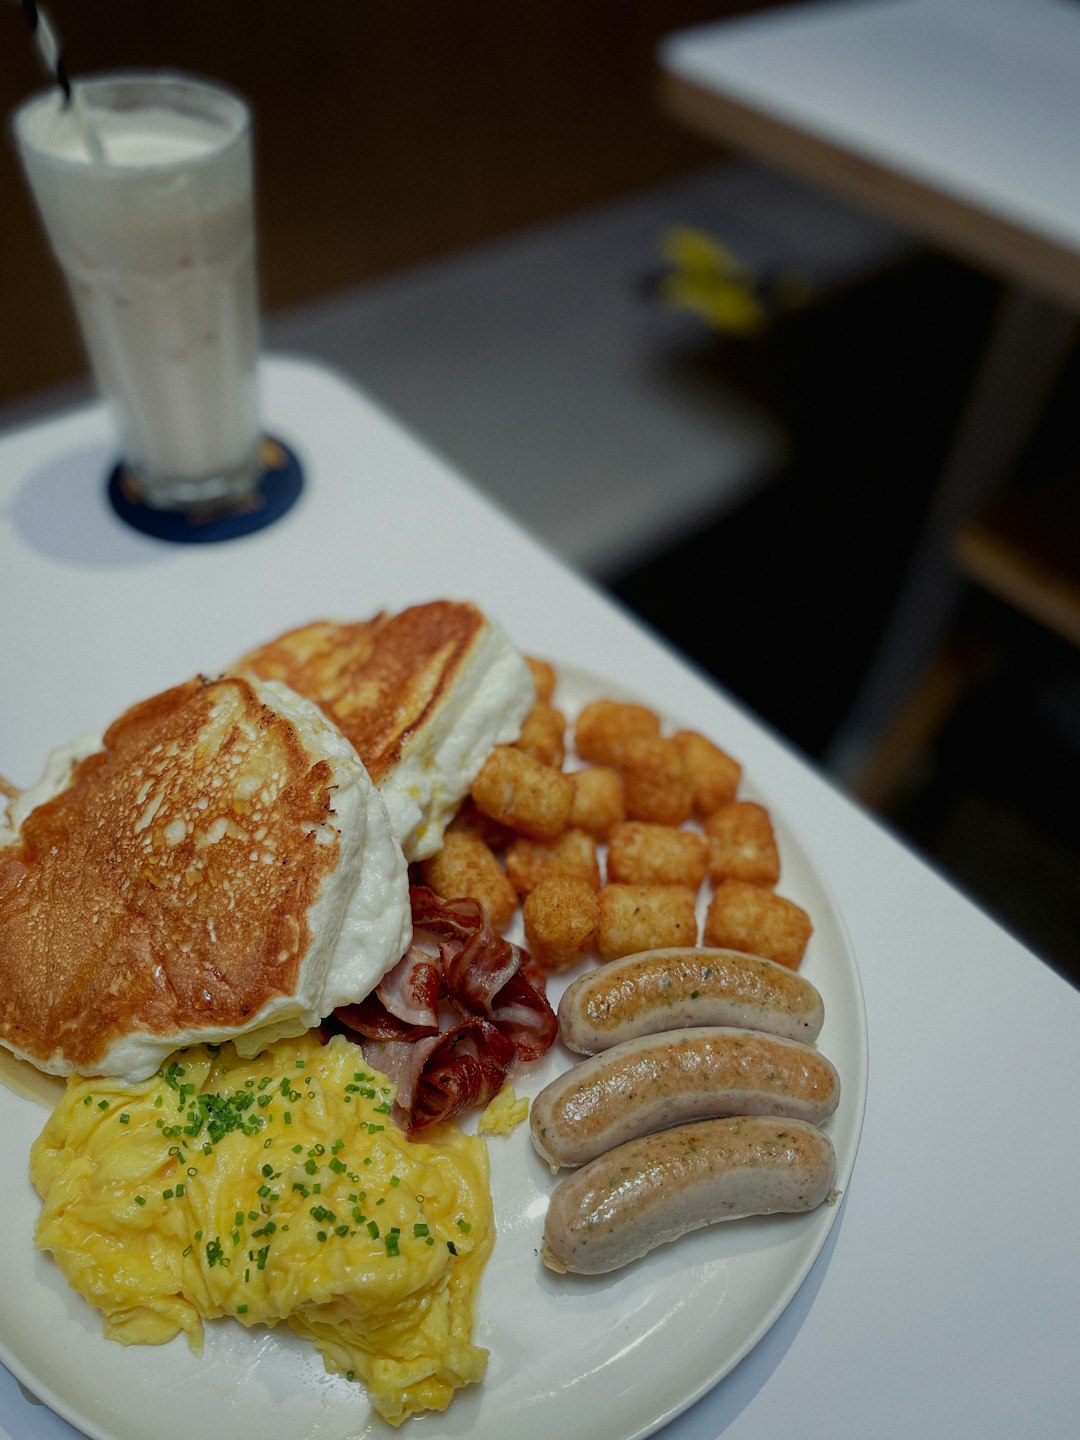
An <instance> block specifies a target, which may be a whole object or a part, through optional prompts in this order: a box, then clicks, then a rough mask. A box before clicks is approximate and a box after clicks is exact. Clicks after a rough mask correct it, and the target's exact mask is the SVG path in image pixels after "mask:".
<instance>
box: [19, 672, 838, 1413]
mask: <svg viewBox="0 0 1080 1440" xmlns="http://www.w3.org/2000/svg"><path fill="white" fill-rule="evenodd" d="M620 694H621V695H623V696H624V697H625V696H626V692H625V690H622V689H621V688H620V687H617V686H615V685H611V684H608V683H607V682H606V681H602V680H599V679H597V678H596V677H593V676H590V675H587V674H584V673H582V672H578V671H575V670H572V669H570V668H569V667H564V668H563V669H562V670H561V671H560V687H559V692H558V695H557V700H558V703H559V704H560V706H561V707H562V708H563V709H564V710H565V711H566V712H567V713H568V714H571V715H572V714H574V713H575V712H576V711H577V710H578V709H579V708H580V706H581V705H582V704H584V703H586V701H588V700H590V699H593V698H596V697H598V696H601V695H606V696H618V695H620ZM630 698H632V697H630ZM647 703H653V704H656V702H655V700H654V701H652V702H647ZM658 708H660V707H658ZM670 723H671V724H672V726H674V725H675V724H676V722H675V721H674V720H672V721H671V722H670ZM678 723H679V724H682V723H684V722H682V721H680V722H678ZM686 723H689V724H691V725H692V721H689V722H686ZM716 738H717V739H718V740H720V741H721V743H722V737H719V736H718V737H716ZM767 779H768V777H767V776H766V777H759V776H754V777H747V778H746V781H745V783H744V785H743V789H742V792H741V793H743V794H744V795H746V796H747V797H751V798H756V799H759V800H761V801H762V803H764V804H766V805H767V806H768V808H769V810H770V813H771V815H772V818H773V822H774V825H775V826H776V830H777V835H778V840H779V844H780V851H781V857H782V862H783V875H782V879H781V883H780V885H779V887H778V889H779V891H780V893H782V894H784V895H787V896H789V897H790V898H791V899H793V900H796V901H798V903H799V904H801V905H802V906H803V907H804V908H805V909H807V910H808V911H809V912H810V915H811V916H812V918H813V921H814V935H813V938H812V940H811V942H810V946H809V948H808V951H807V955H806V959H805V960H804V962H803V966H802V973H803V974H805V975H806V976H807V977H808V978H809V979H810V980H812V981H813V982H814V984H815V985H816V986H817V987H818V989H819V990H820V991H821V993H822V995H823V997H824V1000H825V1014H826V1018H825V1025H824V1028H823V1029H822V1032H821V1035H820V1037H819V1039H818V1047H819V1049H821V1051H822V1052H823V1053H824V1054H826V1055H827V1056H828V1057H829V1058H830V1059H831V1060H832V1062H833V1063H834V1064H835V1065H836V1067H837V1069H838V1070H839V1072H840V1076H841V1082H842V1087H843V1093H842V1099H841V1102H840V1106H839V1108H838V1109H837V1111H836V1113H835V1115H834V1116H833V1118H832V1120H831V1122H830V1126H829V1129H830V1133H831V1136H832V1139H833V1143H834V1145H835V1147H836V1153H837V1160H838V1179H837V1187H838V1189H839V1190H840V1191H843V1189H844V1188H845V1187H846V1185H847V1183H848V1180H849V1178H850V1175H851V1170H852V1166H853V1164H854V1161H855V1152H856V1149H857V1147H858V1142H859V1132H860V1129H861V1125H862V1117H863V1107H864V1102H865V1095H866V1062H867V1054H866V1021H865V1014H864V1010H863V1000H862V991H861V986H860V982H859V976H858V970H857V968H856V964H855V957H854V955H853V954H852V951H851V947H850V945H849V943H848V939H847V936H846V933H845V931H844V927H843V924H842V921H841V919H840V916H839V915H838V914H837V912H836V908H835V906H834V905H833V903H832V900H831V899H830V897H829V895H828V894H827V892H826V890H825V888H824V887H823V885H822V883H821V881H820V879H819V878H818V875H817V873H816V870H815V867H814V864H813V861H812V859H811V857H810V856H809V855H808V854H807V853H806V852H805V851H804V850H803V848H802V846H801V845H800V843H799V841H798V840H797V839H796V837H795V836H794V835H792V834H791V833H790V831H789V830H788V829H787V828H786V827H785V825H784V824H783V820H782V797H780V804H779V806H778V805H777V804H776V803H775V801H774V797H772V796H770V795H768V793H767ZM759 780H764V781H765V782H766V789H765V790H759V789H758V787H757V783H756V782H758V781H759ZM752 782H753V783H752ZM568 978H569V977H568ZM566 983H568V979H567V978H563V979H560V980H559V982H558V983H555V982H553V983H552V985H551V997H550V998H551V1000H552V1003H553V1004H557V1002H558V998H559V995H560V993H561V991H562V989H563V988H565V985H566ZM571 1060H572V1057H571V1056H570V1054H569V1052H567V1051H563V1050H561V1049H560V1047H558V1046H556V1048H555V1050H554V1051H553V1052H552V1053H550V1054H549V1055H548V1056H546V1057H545V1058H544V1060H543V1061H541V1062H539V1063H538V1064H537V1065H536V1066H535V1067H533V1068H532V1070H531V1072H530V1073H529V1074H528V1075H527V1076H525V1077H520V1078H519V1079H518V1080H517V1081H516V1082H515V1083H516V1088H517V1089H518V1091H519V1093H521V1094H528V1095H530V1096H531V1095H534V1094H535V1093H536V1092H537V1091H538V1090H539V1089H540V1088H541V1086H542V1085H544V1084H546V1082H547V1081H548V1080H549V1079H550V1078H552V1077H553V1076H554V1075H555V1074H557V1073H558V1072H559V1071H560V1070H562V1069H564V1068H565V1067H566V1066H567V1065H568V1064H570V1063H571ZM43 1121H44V1111H43V1110H42V1108H41V1107H40V1105H38V1104H35V1103H34V1102H33V1101H31V1100H28V1099H24V1098H20V1097H17V1096H15V1095H14V1094H12V1093H11V1092H10V1091H9V1090H7V1089H5V1088H3V1087H2V1086H0V1134H2V1135H3V1136H4V1140H5V1161H6V1166H5V1169H6V1175H5V1177H4V1179H3V1180H2V1181H0V1186H2V1191H3V1194H4V1196H5V1197H6V1204H5V1206H4V1223H3V1225H2V1226H0V1273H2V1274H3V1276H4V1283H3V1285H2V1286H0V1359H2V1360H3V1362H4V1364H5V1365H7V1366H8V1368H9V1369H10V1370H11V1371H12V1373H13V1374H14V1375H15V1376H16V1377H17V1378H18V1379H19V1380H21V1381H22V1382H23V1383H24V1384H25V1385H26V1386H27V1387H28V1388H30V1389H31V1390H33V1391H34V1393H35V1394H37V1395H38V1396H39V1397H40V1398H41V1399H42V1400H43V1401H44V1402H45V1403H46V1404H47V1405H49V1406H50V1407H51V1408H52V1409H54V1410H55V1411H57V1412H58V1413H59V1414H60V1415H62V1416H63V1417H64V1418H65V1419H67V1420H69V1421H70V1422H71V1423H72V1424H73V1425H76V1426H78V1427H79V1428H80V1429H82V1430H83V1431H85V1433H86V1434H87V1435H88V1436H91V1437H93V1440H146V1437H147V1436H148V1435H150V1434H152V1435H153V1436H154V1437H155V1440H190V1437H191V1436H192V1435H200V1434H201V1435H209V1436H220V1435H228V1436H229V1437H230V1440H360V1437H363V1436H368V1435H372V1436H380V1435H381V1436H383V1437H385V1436H387V1435H389V1434H390V1429H389V1427H388V1426H386V1425H384V1424H383V1423H382V1422H380V1421H378V1420H377V1419H374V1418H373V1417H372V1415H371V1412H370V1410H369V1407H368V1405H367V1402H366V1400H365V1398H364V1395H363V1392H362V1391H361V1390H360V1389H358V1387H357V1386H355V1385H352V1384H350V1383H348V1382H347V1381H345V1380H343V1379H339V1378H335V1377H332V1376H329V1375H327V1374H326V1372H325V1371H324V1370H323V1367H322V1362H321V1360H320V1358H319V1356H318V1354H317V1352H316V1351H315V1350H314V1349H313V1348H312V1347H311V1346H310V1345H308V1344H306V1343H305V1342H302V1341H300V1340H298V1339H296V1338H295V1337H294V1336H292V1334H291V1333H290V1332H288V1331H286V1330H285V1328H284V1327H282V1328H281V1329H280V1330H278V1331H275V1332H273V1333H271V1332H265V1331H264V1332H259V1331H248V1330H245V1329H244V1328H243V1327H242V1326H239V1325H235V1324H230V1323H229V1322H227V1321H222V1322H218V1323H215V1324H212V1325H208V1326H207V1327H206V1328H207V1338H206V1348H205V1351H204V1353H203V1355H202V1356H201V1357H196V1356H193V1355H192V1354H191V1353H190V1352H189V1350H188V1348H187V1345H186V1343H185V1342H184V1341H183V1340H182V1339H177V1340H174V1341H172V1342H171V1343H170V1344H168V1345H166V1346H163V1347H159V1348H148V1347H132V1348H130V1349H125V1348H123V1347H122V1346H120V1345H117V1344H115V1343H111V1342H108V1341H106V1340H104V1339H103V1338H102V1336H101V1329H100V1322H99V1318H98V1315H97V1313H96V1312H95V1311H93V1310H92V1309H91V1308H90V1307H89V1306H88V1305H86V1304H85V1303H84V1301H83V1300H82V1299H81V1298H80V1297H79V1296H78V1295H76V1294H75V1293H74V1292H73V1291H71V1290H70V1289H69V1288H68V1286H67V1284H66V1283H65V1281H64V1279H63V1277H62V1276H61V1274H60V1272H59V1270H58V1269H57V1268H56V1266H55V1265H54V1264H53V1262H52V1260H51V1258H50V1257H48V1256H47V1255H43V1254H41V1253H39V1252H38V1251H36V1250H35V1248H34V1245H33V1229H34V1222H35V1219H36V1216H37V1212H38V1202H37V1197H36V1195H35V1193H34V1191H33V1189H32V1187H31V1185H30V1182H29V1180H28V1179H27V1157H28V1153H29V1149H30V1145H31V1143H32V1141H33V1140H34V1138H35V1136H36V1135H37V1133H38V1132H39V1130H40V1129H41V1126H42V1124H43ZM490 1152H491V1161H492V1166H491V1169H492V1187H493V1192H494V1196H495V1210H496V1218H497V1223H498V1230H499V1234H498V1240H497V1242H496V1245H495V1250H494V1253H493V1255H492V1258H491V1261H490V1263H489V1266H488V1269H487V1273H486V1275H485V1278H484V1285H483V1292H482V1303H481V1313H480V1316H479V1323H478V1335H477V1339H478V1342H479V1343H480V1344H482V1345H486V1346H487V1347H488V1348H489V1349H490V1352H491V1360H490V1364H489V1368H488V1374H487V1378H486V1380H485V1381H484V1383H483V1384H482V1385H481V1386H478V1387H474V1388H473V1389H472V1390H470V1391H465V1392H463V1393H461V1394H459V1396H458V1398H456V1399H455V1400H454V1402H453V1403H452V1405H451V1406H450V1409H449V1410H448V1411H447V1412H446V1413H445V1414H444V1415H441V1416H437V1417H430V1418H423V1417H420V1418H417V1419H414V1420H412V1421H409V1422H408V1423H407V1425H406V1427H405V1431H404V1432H403V1433H407V1434H408V1433H411V1434H415V1435H417V1436H420V1435H424V1434H427V1435H431V1434H433V1433H435V1432H436V1431H437V1433H438V1435H439V1436H440V1437H451V1436H469V1437H472V1440H505V1437H506V1436H508V1435H521V1436H526V1435H527V1436H528V1437H529V1440H565V1437H566V1436H567V1435H575V1434H576V1435H587V1436H589V1440H640V1437H643V1436H645V1435H648V1434H650V1433H651V1432H652V1431H654V1430H656V1429H658V1428H659V1427H660V1426H661V1425H663V1424H664V1423H665V1422H666V1421H668V1420H671V1419H673V1418H674V1417H675V1416H676V1415H677V1414H679V1413H680V1412H681V1411H682V1410H684V1409H685V1408H686V1407H687V1406H688V1405H690V1404H691V1403H692V1402H693V1401H694V1400H696V1399H697V1398H698V1397H699V1396H700V1395H702V1394H703V1393H704V1392H705V1391H706V1390H708V1389H709V1388H711V1387H712V1386H713V1385H715V1384H716V1383H717V1382H718V1381H720V1380H721V1379H722V1378H723V1377H724V1376H725V1375H726V1374H727V1373H728V1372H729V1371H730V1370H731V1369H732V1368H733V1367H734V1366H735V1365H736V1364H737V1363H738V1362H739V1360H741V1359H742V1358H743V1356H744V1355H746V1354H747V1353H748V1352H749V1351H750V1350H751V1349H752V1348H753V1347H754V1346H755V1345H756V1344H757V1342H758V1341H759V1340H760V1339H761V1338H762V1336H763V1335H764V1334H765V1333H766V1332H767V1331H768V1329H769V1328H770V1326H772V1325H773V1324H774V1322H775V1321H776V1320H777V1319H778V1318H779V1316H780V1315H781V1314H782V1312H783V1310H784V1309H785V1307H786V1306H787V1304H788V1302H789V1301H790V1300H791V1299H792V1297H793V1296H794V1294H795V1292H796V1291H797V1290H798V1288H799V1286H800V1285H801V1284H802V1282H803V1280H804V1279H805V1277H806V1275H807V1273H808V1272H809V1270H810V1268H811V1266H812V1265H813V1263H814V1260H815V1259H816V1257H817V1255H818V1253H819V1252H820V1250H821V1248H822V1246H823V1245H824V1243H825V1240H826V1238H827V1237H828V1234H829V1231H830V1229H831V1228H832V1225H833V1222H834V1220H835V1219H836V1216H837V1213H838V1207H837V1206H835V1205H832V1206H830V1205H825V1206H822V1207H821V1208H820V1209H818V1210H816V1211H814V1212H813V1213H812V1214H810V1215H804V1216H770V1217H768V1218H761V1219H750V1220H741V1221H736V1222H733V1223H729V1224H725V1225H717V1226H713V1227H711V1228H709V1229H706V1230H701V1231H698V1232H696V1233H695V1234H693V1235H688V1236H685V1237H684V1238H683V1239H682V1240H679V1241H677V1242H676V1243H675V1244H673V1245H668V1246H665V1247H663V1248H662V1249H660V1250H657V1251H654V1252H653V1253H652V1254H651V1255H648V1256H646V1257H645V1259H644V1260H643V1261H639V1262H638V1263H637V1264H635V1265H633V1266H631V1267H629V1268H628V1269H626V1270H623V1271H621V1272H619V1273H616V1274H614V1275H609V1276H600V1277H594V1278H584V1277H580V1276H556V1275H553V1274H552V1273H550V1272H549V1271H547V1270H546V1269H545V1268H544V1266H543V1265H542V1264H541V1262H540V1260H539V1258H538V1255H537V1250H538V1247H539V1243H540V1235H541V1230H542V1227H543V1219H544V1212H545V1209H546V1206H547V1197H548V1195H549V1194H550V1193H551V1190H552V1189H553V1187H554V1185H555V1183H556V1182H555V1177H553V1176H552V1175H551V1173H550V1172H549V1170H548V1169H547V1167H546V1165H544V1164H543V1163H542V1162H541V1161H540V1160H539V1158H538V1157H537V1156H536V1154H535V1153H534V1151H533V1149H532V1146H531V1144H530V1141H529V1135H528V1126H527V1125H526V1126H521V1127H519V1128H518V1129H517V1131H516V1132H515V1133H514V1134H513V1135H511V1136H509V1137H506V1138H494V1139H492V1140H491V1142H490ZM657 1356H662V1357H663V1363H662V1364H660V1363H657Z"/></svg>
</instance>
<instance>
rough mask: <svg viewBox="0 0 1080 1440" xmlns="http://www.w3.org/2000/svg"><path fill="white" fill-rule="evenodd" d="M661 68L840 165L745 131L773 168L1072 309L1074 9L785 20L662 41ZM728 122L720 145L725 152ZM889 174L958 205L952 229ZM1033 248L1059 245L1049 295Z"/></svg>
mask: <svg viewBox="0 0 1080 1440" xmlns="http://www.w3.org/2000/svg"><path fill="white" fill-rule="evenodd" d="M660 63H661V65H662V67H663V69H664V70H665V71H666V72H668V73H669V74H670V75H672V76H674V77H677V78H679V79H682V80H684V81H688V82H690V83H691V84H692V85H696V86H700V87H702V89H703V90H705V91H707V92H712V93H714V94H715V95H717V96H722V97H724V98H725V99H727V100H730V101H733V102H736V103H737V104H739V105H742V106H745V107H747V111H748V112H753V113H756V114H758V115H761V116H764V117H769V119H770V120H773V121H776V122H779V123H780V124H782V125H783V126H784V127H786V128H787V130H788V132H789V137H788V138H789V141H790V136H791V135H796V136H805V137H809V138H811V139H814V140H817V141H820V142H823V143H824V144H825V145H827V146H829V147H831V148H832V149H834V150H835V152H836V153H837V154H839V155H845V156H848V157H850V159H851V164H849V165H843V164H841V165H840V166H832V167H830V164H829V161H828V159H827V157H826V156H825V155H824V152H818V151H815V150H812V149H811V150H808V151H807V152H806V153H805V154H801V153H800V152H799V151H798V147H797V146H796V147H794V148H793V147H792V146H791V145H790V143H788V144H787V145H786V146H785V143H784V139H783V137H781V138H780V139H779V140H777V139H776V137H769V136H764V135H763V136H761V137H759V136H757V135H756V133H755V132H754V131H753V128H752V127H751V128H750V129H748V130H747V132H746V134H747V138H748V139H751V140H753V141H754V142H755V143H756V142H757V141H758V140H759V139H760V140H761V142H762V143H764V144H765V145H766V146H767V147H770V146H771V147H772V150H773V153H772V156H771V158H773V159H775V160H776V161H777V162H778V163H783V162H784V161H785V159H789V160H790V168H792V169H794V170H796V171H798V172H799V173H802V174H807V173H809V178H812V179H815V178H828V179H832V180H835V181H836V183H837V185H838V186H839V188H841V189H842V190H843V191H844V193H847V194H849V195H850V196H853V197H854V198H857V199H862V200H863V201H865V202H867V203H870V204H871V205H873V206H874V207H875V208H879V209H882V210H884V212H885V213H887V214H889V215H890V216H891V217H892V218H894V219H901V220H905V219H906V220H907V221H908V222H909V223H910V225H911V227H912V228H913V229H915V230H916V231H917V232H919V231H928V232H929V234H928V238H931V239H935V238H938V239H942V240H946V241H948V240H952V241H953V242H954V243H955V244H957V245H958V246H960V247H963V248H967V249H969V250H970V251H971V253H972V255H973V257H974V258H976V259H978V258H981V257H983V256H985V257H986V258H990V259H992V260H993V261H994V262H995V263H996V265H997V268H999V269H1000V270H1004V272H1005V273H1006V275H1008V274H1009V270H1010V266H1012V267H1014V268H1015V272H1016V273H1015V275H1014V276H1011V277H1010V278H1016V279H1018V280H1032V281H1035V282H1038V283H1040V284H1042V283H1046V284H1050V285H1051V287H1052V289H1053V288H1058V289H1060V291H1061V294H1062V295H1063V296H1069V297H1072V298H1073V299H1074V300H1076V301H1077V303H1080V289H1078V285H1077V273H1078V272H1077V269H1076V266H1075V265H1073V266H1069V265H1068V259H1069V257H1070V256H1072V257H1076V255H1077V254H1078V252H1080V146H1078V145H1077V143H1076V141H1077V135H1078V134H1080V4H1077V3H1076V0H826V3H810V4H805V5H801V6H797V7H786V6H785V7H783V8H781V9H778V10H773V11H766V12H762V13H755V14H753V15H750V16H747V17H744V18H741V19H736V20H732V21H722V22H719V23H715V24H709V25H705V26H700V27H695V28H693V29H690V30H686V31H682V32H679V33H677V34H674V35H672V36H670V37H668V38H667V39H666V40H665V42H664V43H663V45H662V47H661V51H660ZM702 115H704V111H703V112H702ZM731 120H732V117H728V120H727V121H725V135H726V137H727V138H733V139H735V140H736V142H737V139H738V137H737V136H735V135H733V134H732V133H731V132H729V131H728V130H727V129H726V125H727V123H729V122H730V121H731ZM735 122H736V123H737V117H735ZM777 147H779V148H777ZM751 148H754V145H753V144H752V145H751ZM859 162H861V164H860V163H859ZM822 164H823V165H824V168H821V165H822ZM807 167H809V171H808V169H807ZM889 176H893V177H896V178H897V180H900V181H907V182H912V185H913V186H916V187H920V188H921V189H922V190H923V191H924V192H925V195H931V196H934V195H936V196H941V197H947V198H948V199H949V201H950V202H954V203H955V204H956V205H958V206H964V207H966V208H967V211H968V214H967V217H966V220H965V217H964V216H963V215H960V214H952V212H949V211H943V210H941V209H940V208H938V207H936V206H935V205H934V204H933V203H931V204H930V205H929V206H927V205H926V204H925V203H924V201H925V195H924V196H923V197H922V199H920V193H919V190H917V189H913V188H905V187H904V186H899V187H896V186H890V184H889V183H888V179H887V177H889ZM979 217H982V218H983V220H984V221H985V224H984V226H983V233H982V234H980V228H979V225H978V223H977V221H978V218H979ZM973 221H974V223H972V222H973ZM999 223H1000V225H1001V226H1003V227H1005V228H1004V229H1003V230H999V229H998V228H996V227H997V225H998V224H999ZM1032 240H1037V241H1039V242H1042V243H1043V244H1044V245H1045V246H1048V247H1060V253H1059V254H1058V255H1057V257H1056V258H1057V260H1058V262H1059V264H1064V265H1065V267H1066V268H1065V270H1064V271H1063V272H1062V274H1061V275H1059V276H1057V278H1056V287H1055V284H1054V280H1055V277H1054V274H1053V271H1054V268H1055V267H1054V265H1053V263H1052V262H1053V260H1054V256H1053V254H1052V253H1051V252H1048V251H1045V250H1043V249H1042V248H1038V249H1033V248H1031V246H1030V245H1029V244H1026V243H1025V241H1032ZM1047 267H1049V268H1047ZM1044 270H1045V272H1046V273H1045V274H1044V273H1043V271H1044Z"/></svg>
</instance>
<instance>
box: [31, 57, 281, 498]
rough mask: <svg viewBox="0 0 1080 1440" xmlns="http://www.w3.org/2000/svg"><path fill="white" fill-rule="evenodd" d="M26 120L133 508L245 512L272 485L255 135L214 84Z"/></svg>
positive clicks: (40, 196)
mask: <svg viewBox="0 0 1080 1440" xmlns="http://www.w3.org/2000/svg"><path fill="white" fill-rule="evenodd" d="M76 94H77V100H78V103H77V105H74V106H72V105H68V106H65V105H64V103H63V97H62V96H61V94H60V92H59V90H55V91H52V92H49V93H47V94H43V95H39V96H36V97H34V98H32V99H30V100H28V101H27V102H26V103H25V104H23V105H22V106H21V107H20V108H19V109H18V110H17V111H16V113H15V116H14V133H15V137H16V141H17V144H18V148H19V153H20V156H21V158H22V162H23V167H24V169H25V171H26V175H27V179H28V181H29V184H30V188H31V190H32V192H33V195H34V199H35V201H36V204H37V207H38V211H39V213H40V216H41V220H42V223H43V225H44V227H45V231H46V233H47V235H48V238H49V241H50V243H51V245H52V249H53V252H54V253H55V255H56V258H57V260H58V261H59V262H60V266H61V269H62V270H63V272H64V275H65V277H66V279H67V283H68V287H69V289H70V292H71V296H72V300H73V302H74V305H75V310H76V313H77V315H78V319H79V323H80V326H81V330H82V335H83V339H84V342H85V345H86V349H87V352H88V354H89V358H90V363H91V366H92V368H93V371H94V376H95V378H96V380H97V382H98V385H99V386H100V388H101V390H102V392H103V393H104V395H105V396H106V397H107V399H108V400H109V402H110V404H111V406H112V409H113V412H114V415H115V418H116V422H117V426H118V428H119V432H120V442H121V451H122V458H123V468H124V475H125V483H126V485H127V487H128V489H129V492H130V493H131V495H132V498H134V499H136V500H137V501H141V502H142V503H144V504H147V505H150V506H153V507H155V508H157V509H177V510H186V511H188V512H190V513H194V514H199V513H208V514H209V513H214V512H220V511H224V510H228V509H230V508H235V507H242V506H243V504H244V502H245V499H246V498H247V497H248V496H250V495H251V493H252V492H253V490H254V488H255V486H256V483H257V480H258V476H259V463H258V456H259V443H260V434H259V415H258V404H257V393H256V361H257V355H258V345H259V336H258V328H259V327H258V300H257V285H256V267H255V224H254V213H253V203H252V162H251V130H250V117H249V113H248V109H247V106H246V105H245V104H244V102H243V101H242V100H240V99H239V98H237V97H236V96H234V95H232V94H230V93H229V92H228V91H225V90H222V89H220V88H219V87H217V86H214V85H210V84H208V83H206V82H205V81H201V80H196V79H191V78H188V77H186V76H181V75H172V74H167V73H162V72H149V73H135V72H124V73H118V74H115V75H106V76H101V77H98V78H93V79H88V80H83V81H80V82H79V84H78V86H77V91H76Z"/></svg>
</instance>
